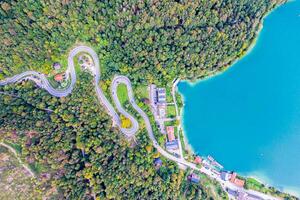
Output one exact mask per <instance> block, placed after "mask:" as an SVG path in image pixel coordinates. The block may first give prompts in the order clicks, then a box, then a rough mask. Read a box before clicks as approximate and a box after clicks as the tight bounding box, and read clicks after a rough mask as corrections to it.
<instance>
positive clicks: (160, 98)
mask: <svg viewBox="0 0 300 200" xmlns="http://www.w3.org/2000/svg"><path fill="white" fill-rule="evenodd" d="M156 92H157V103H160V104H164V103H166V102H167V98H166V89H165V88H157V90H156Z"/></svg>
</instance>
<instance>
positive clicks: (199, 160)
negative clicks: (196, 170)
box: [194, 156, 202, 164]
mask: <svg viewBox="0 0 300 200" xmlns="http://www.w3.org/2000/svg"><path fill="white" fill-rule="evenodd" d="M194 162H195V163H196V164H200V163H201V162H202V158H201V157H200V156H196V157H195V160H194Z"/></svg>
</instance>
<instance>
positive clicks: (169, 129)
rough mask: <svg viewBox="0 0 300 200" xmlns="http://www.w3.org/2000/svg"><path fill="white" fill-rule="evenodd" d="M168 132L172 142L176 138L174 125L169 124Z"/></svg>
mask: <svg viewBox="0 0 300 200" xmlns="http://www.w3.org/2000/svg"><path fill="white" fill-rule="evenodd" d="M166 129H167V134H168V141H169V142H172V141H174V140H175V136H174V126H167V128H166Z"/></svg>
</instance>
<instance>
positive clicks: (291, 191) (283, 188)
mask: <svg viewBox="0 0 300 200" xmlns="http://www.w3.org/2000/svg"><path fill="white" fill-rule="evenodd" d="M293 1H295V0H286V1H283V2H282V3H281V4H278V5H276V6H274V7H273V8H272V9H271V10H269V11H268V12H267V13H266V14H265V15H264V16H263V17H262V19H261V22H260V24H259V25H258V28H257V30H256V31H255V36H254V38H253V40H252V41H251V44H250V45H249V46H248V48H247V49H245V53H244V54H242V55H241V56H238V57H237V58H234V59H233V60H232V61H229V62H228V64H227V65H225V66H224V68H221V70H215V71H212V72H210V73H209V74H207V75H206V76H205V77H202V78H197V79H196V80H195V81H193V80H186V79H180V82H182V83H187V84H189V85H190V86H191V87H194V86H195V85H196V84H198V83H200V82H202V81H207V80H210V79H211V78H215V77H216V76H220V75H223V74H224V73H225V72H227V71H228V70H230V69H231V68H232V67H234V65H235V64H236V63H237V62H239V61H240V60H242V59H243V58H245V57H246V56H248V55H249V54H250V53H251V52H252V51H253V50H254V47H255V46H256V45H257V43H258V42H259V39H260V37H261V33H262V31H263V28H264V21H265V19H266V18H267V17H269V16H270V15H271V14H272V13H273V12H274V11H276V10H277V9H278V8H279V7H280V6H282V5H285V4H287V3H290V2H293ZM180 82H179V83H180ZM176 87H177V93H178V94H179V95H180V97H181V100H182V106H181V107H179V110H180V112H179V113H180V119H181V120H180V123H181V129H182V135H183V139H184V141H183V142H184V143H185V146H186V149H187V151H188V153H189V154H191V155H200V156H203V155H201V154H200V152H196V151H195V149H194V148H193V146H192V145H191V144H190V142H189V140H188V137H187V132H186V128H185V125H184V106H185V96H184V95H183V94H182V93H181V92H179V90H178V84H177V85H176ZM241 175H242V176H243V177H244V178H253V179H255V180H257V181H258V182H260V183H262V184H264V185H265V187H274V188H275V189H276V190H278V191H280V192H282V193H287V194H290V195H294V196H296V197H300V192H299V191H298V188H295V187H290V186H273V185H276V184H274V183H273V181H272V180H271V179H270V178H268V177H266V176H264V175H263V174H259V173H256V174H255V172H250V173H247V174H243V173H241ZM279 188H280V189H279Z"/></svg>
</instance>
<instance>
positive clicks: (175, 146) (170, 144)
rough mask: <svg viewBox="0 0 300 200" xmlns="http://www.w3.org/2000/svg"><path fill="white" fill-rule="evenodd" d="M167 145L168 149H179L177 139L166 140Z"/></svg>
mask: <svg viewBox="0 0 300 200" xmlns="http://www.w3.org/2000/svg"><path fill="white" fill-rule="evenodd" d="M165 145H166V149H167V150H168V151H170V150H177V149H178V148H179V147H178V141H177V140H173V141H172V142H166V144H165Z"/></svg>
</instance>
